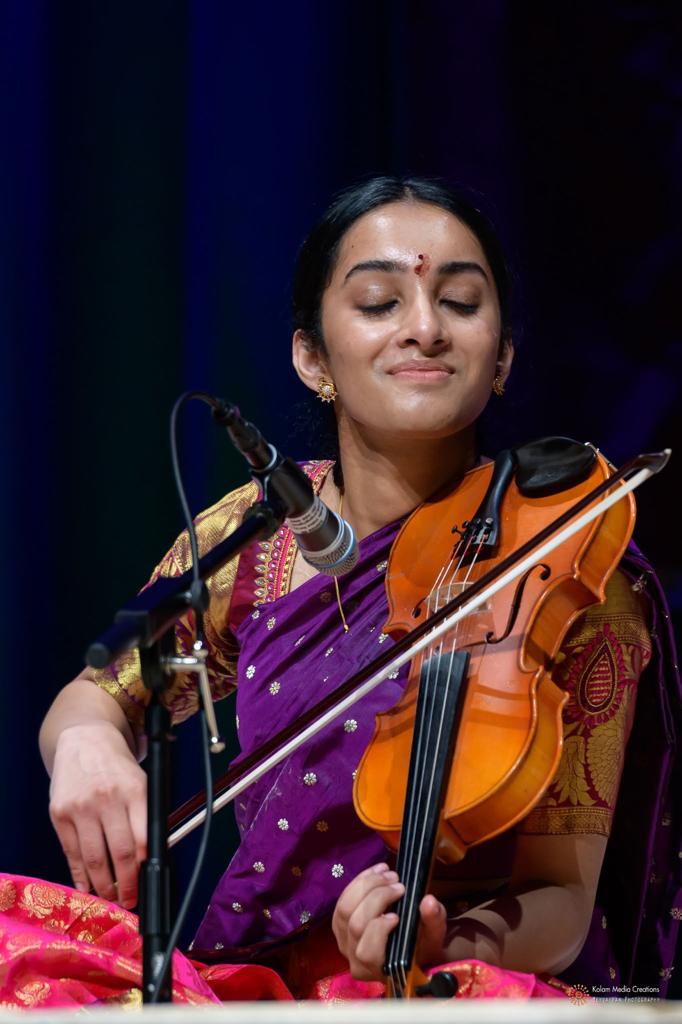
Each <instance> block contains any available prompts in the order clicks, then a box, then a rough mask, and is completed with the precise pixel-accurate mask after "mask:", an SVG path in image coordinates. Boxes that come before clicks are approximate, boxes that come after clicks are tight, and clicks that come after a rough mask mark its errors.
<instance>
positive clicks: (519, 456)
mask: <svg viewBox="0 0 682 1024" xmlns="http://www.w3.org/2000/svg"><path fill="white" fill-rule="evenodd" d="M513 451H514V455H515V457H516V486H517V487H518V489H519V490H520V492H521V494H523V496H524V497H525V498H545V497H547V496H548V495H550V494H558V493H560V492H561V491H567V490H569V489H570V488H571V487H575V485H576V484H580V483H582V482H583V480H586V479H587V477H588V476H589V475H590V473H591V472H592V467H593V466H594V464H595V462H596V460H597V454H596V452H595V450H594V448H593V447H592V446H591V445H590V444H584V443H583V442H582V441H573V440H572V439H571V438H570V437H542V438H540V439H539V440H538V441H529V443H528V444H524V445H520V446H519V447H518V448H514V449H513Z"/></svg>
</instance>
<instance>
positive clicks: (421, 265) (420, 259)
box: [414, 252, 431, 277]
mask: <svg viewBox="0 0 682 1024" xmlns="http://www.w3.org/2000/svg"><path fill="white" fill-rule="evenodd" d="M430 265H431V260H430V259H429V257H428V256H427V255H426V253H423V252H420V253H419V255H418V256H417V263H416V266H415V268H414V272H415V274H416V275H417V277H421V275H422V274H425V273H426V272H427V271H428V269H429V266H430Z"/></svg>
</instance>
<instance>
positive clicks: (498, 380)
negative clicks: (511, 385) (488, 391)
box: [493, 373, 504, 398]
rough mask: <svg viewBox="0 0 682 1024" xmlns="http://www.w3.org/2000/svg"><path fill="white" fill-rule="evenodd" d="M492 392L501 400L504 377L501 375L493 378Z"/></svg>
mask: <svg viewBox="0 0 682 1024" xmlns="http://www.w3.org/2000/svg"><path fill="white" fill-rule="evenodd" d="M493 391H494V392H495V394H496V395H497V396H498V398H501V397H502V395H503V394H504V377H503V376H502V374H501V373H498V375H497V376H496V377H495V380H494V381H493Z"/></svg>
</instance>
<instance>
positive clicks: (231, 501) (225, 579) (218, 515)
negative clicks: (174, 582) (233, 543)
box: [92, 483, 258, 733]
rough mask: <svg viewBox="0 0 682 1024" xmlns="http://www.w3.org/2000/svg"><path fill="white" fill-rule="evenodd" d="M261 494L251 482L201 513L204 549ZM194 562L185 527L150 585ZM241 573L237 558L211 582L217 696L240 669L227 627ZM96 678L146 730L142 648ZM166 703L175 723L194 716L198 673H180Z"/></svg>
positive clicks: (184, 645)
mask: <svg viewBox="0 0 682 1024" xmlns="http://www.w3.org/2000/svg"><path fill="white" fill-rule="evenodd" d="M257 496H258V488H257V486H256V484H255V483H248V484H245V485H244V486H243V487H240V488H238V489H237V490H236V491H232V492H231V493H230V494H228V495H226V497H224V498H223V499H222V500H221V501H219V502H218V503H217V504H216V505H213V506H212V507H211V508H209V509H207V510H206V511H205V512H202V513H201V515H199V516H198V517H197V519H196V520H195V525H196V530H197V541H198V544H199V552H200V553H203V552H205V551H208V550H209V549H210V548H212V547H214V546H215V545H216V544H218V543H219V542H220V541H221V540H223V539H224V538H225V537H227V536H228V535H229V534H230V533H232V532H233V531H234V530H235V529H236V528H237V527H238V526H239V524H240V523H241V521H242V517H243V515H244V512H245V511H246V509H247V508H248V507H249V506H250V505H252V504H253V502H254V501H255V500H256V498H257ZM190 563H191V557H190V546H189V537H188V535H187V531H186V530H185V531H184V532H183V533H182V534H180V536H179V537H178V539H177V540H176V541H175V543H174V544H173V547H172V548H171V549H170V551H169V552H168V553H167V554H166V555H165V556H164V558H163V559H162V560H161V562H160V563H159V564H158V565H157V567H156V569H155V570H154V572H153V573H152V576H151V579H150V580H149V583H153V582H154V581H155V580H156V579H158V578H159V577H160V576H180V575H181V574H182V573H183V572H185V571H186V570H187V569H188V568H189V565H190ZM236 573H237V559H233V560H232V561H231V562H229V563H228V564H227V565H224V566H223V567H222V568H221V569H219V570H218V572H216V573H215V575H213V576H212V577H210V579H208V580H207V584H208V589H209V594H210V601H209V607H208V610H207V611H206V613H205V615H204V631H205V634H206V645H207V647H208V658H207V662H206V664H207V668H208V675H209V680H210V684H211V692H212V694H213V699H214V700H220V698H221V697H226V696H227V695H228V693H230V692H231V691H232V690H233V689H234V679H235V676H236V673H237V669H236V665H237V655H238V649H237V643H236V640H235V638H234V636H233V635H232V633H231V632H230V629H229V625H228V615H229V609H230V599H231V596H232V588H233V586H234V581H235V576H236ZM147 585H149V584H147ZM192 618H193V616H192V613H190V614H189V615H187V616H183V618H181V619H179V620H178V622H177V623H176V626H175V639H176V647H177V650H178V652H179V653H181V654H184V653H188V652H189V651H190V650H191V646H192V642H193V639H194V636H193V629H192ZM92 678H93V679H94V681H95V683H97V685H98V686H101V687H102V689H104V690H106V691H107V693H109V694H111V696H112V697H114V698H115V700H117V701H118V703H119V704H120V705H121V707H122V708H123V710H124V712H125V714H126V717H127V718H128V721H129V722H130V723H131V725H132V726H133V728H134V729H135V731H136V732H137V733H141V732H143V727H144V709H145V705H146V703H147V699H148V691H147V690H145V687H144V684H143V682H142V679H141V677H140V658H139V655H138V653H137V650H134V651H129V652H126V653H125V654H124V655H122V656H121V657H120V658H117V659H116V661H114V662H112V664H111V665H109V666H108V667H107V668H105V669H96V670H94V671H93V673H92ZM164 702H165V703H166V705H167V706H168V708H169V709H170V711H171V715H172V718H173V722H174V723H178V722H182V721H184V720H185V719H186V718H189V717H190V715H192V714H194V712H195V711H196V710H197V709H198V706H199V697H198V693H197V686H196V678H195V676H193V675H190V674H187V673H176V674H175V675H174V676H173V682H172V685H171V686H170V688H169V689H168V690H167V691H166V693H165V695H164Z"/></svg>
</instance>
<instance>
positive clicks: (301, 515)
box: [213, 399, 358, 576]
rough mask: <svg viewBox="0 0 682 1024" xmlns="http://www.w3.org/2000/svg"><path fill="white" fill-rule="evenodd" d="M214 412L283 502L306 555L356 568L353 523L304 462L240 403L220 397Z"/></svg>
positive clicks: (329, 568)
mask: <svg viewBox="0 0 682 1024" xmlns="http://www.w3.org/2000/svg"><path fill="white" fill-rule="evenodd" d="M213 418H214V419H215V421H216V423H218V424H219V425H220V426H221V427H225V429H226V430H227V432H228V434H229V435H230V439H231V440H232V443H233V444H234V446H235V448H237V450H238V451H239V452H241V454H242V455H243V456H244V458H245V459H246V461H247V462H248V463H249V466H250V467H251V475H252V476H253V477H255V479H256V480H257V481H258V483H259V484H260V485H261V487H262V488H263V492H264V495H265V497H266V498H270V497H271V496H272V495H273V494H274V496H275V498H276V499H277V500H278V502H279V503H280V504H281V505H282V506H283V508H284V513H285V519H286V523H287V526H288V527H289V529H290V530H291V531H292V533H293V534H294V536H295V538H296V542H297V544H298V546H299V549H300V551H301V555H302V557H303V558H304V559H305V561H306V562H308V564H309V565H312V566H313V567H314V568H315V569H317V570H318V572H322V573H325V574H326V575H327V576H342V575H343V574H344V573H347V572H350V570H351V569H352V568H353V566H354V565H355V563H356V562H357V560H358V545H357V541H356V540H355V534H354V532H353V527H352V526H351V525H350V523H348V522H347V521H346V520H345V519H342V518H341V516H340V515H338V513H336V512H332V510H331V509H330V508H328V507H327V505H325V503H324V502H323V501H322V500H321V498H320V497H319V496H318V495H317V494H315V492H314V490H313V485H312V483H311V482H310V480H309V478H308V477H307V476H306V474H305V473H304V472H303V470H302V469H301V467H300V466H299V465H298V464H297V463H296V462H294V461H293V459H288V458H283V457H282V456H281V455H280V453H279V452H278V451H277V449H276V448H274V447H273V445H271V444H268V442H267V441H266V440H265V439H264V438H263V436H262V434H261V433H260V431H259V430H258V428H257V427H255V426H254V425H253V423H249V422H248V421H247V420H244V419H242V416H241V413H240V412H239V409H238V408H237V407H236V406H235V405H230V404H229V403H228V402H225V401H223V400H221V399H218V400H217V402H216V405H214V406H213Z"/></svg>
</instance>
